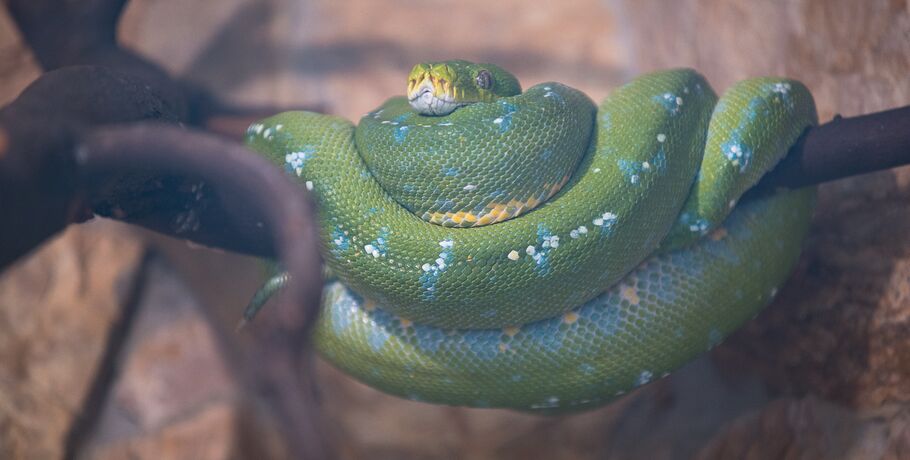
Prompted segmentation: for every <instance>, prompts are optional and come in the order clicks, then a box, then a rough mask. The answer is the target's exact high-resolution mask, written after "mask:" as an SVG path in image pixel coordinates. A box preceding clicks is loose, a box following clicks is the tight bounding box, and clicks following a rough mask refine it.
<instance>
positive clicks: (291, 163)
mask: <svg viewBox="0 0 910 460" xmlns="http://www.w3.org/2000/svg"><path fill="white" fill-rule="evenodd" d="M315 155H316V147H314V146H312V145H305V146H303V148H301V149H299V150H297V151H295V152H290V153H288V154H286V155H285V156H284V170H285V172H287V173H290V174H294V175H300V174H299V170H301V169H303V168H305V167H306V164H307V161H309V160H310V159H312V158H313V156H315Z"/></svg>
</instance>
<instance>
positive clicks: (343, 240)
mask: <svg viewBox="0 0 910 460" xmlns="http://www.w3.org/2000/svg"><path fill="white" fill-rule="evenodd" d="M331 238H332V254H334V255H336V256H337V255H339V254H341V253H342V252H345V251H347V250H348V249H350V248H351V239H350V238H348V236H347V235H345V234H344V230H342V229H341V227H339V226H337V225H336V226H335V228H334V229H332V235H331Z"/></svg>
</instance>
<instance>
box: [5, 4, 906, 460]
mask: <svg viewBox="0 0 910 460" xmlns="http://www.w3.org/2000/svg"><path fill="white" fill-rule="evenodd" d="M119 37H120V39H121V41H122V43H124V44H126V45H127V46H129V47H131V48H132V49H134V50H137V51H138V52H140V53H141V54H142V55H144V56H146V57H148V58H149V59H151V60H152V61H154V62H157V63H159V64H160V65H162V66H163V67H165V68H166V69H167V70H168V71H169V72H171V73H172V74H174V75H180V76H183V77H185V78H187V79H189V80H191V81H193V82H195V83H197V84H199V85H201V86H203V87H205V88H207V89H209V90H211V91H212V92H214V93H216V94H217V95H218V96H220V97H222V98H224V99H226V100H229V101H231V102H235V103H238V104H244V105H260V106H261V105H274V106H287V107H310V108H319V110H320V111H324V112H326V113H331V114H336V115H341V116H344V117H346V118H349V119H352V120H357V119H359V117H360V116H361V115H362V114H363V113H365V112H367V111H369V110H371V109H373V108H375V107H376V106H378V105H379V104H381V103H382V102H383V101H384V100H385V99H386V98H387V97H389V96H391V95H397V94H401V93H403V92H404V87H405V77H406V74H407V72H408V70H409V69H410V67H411V66H412V65H413V64H415V63H417V62H419V61H424V60H430V59H450V58H463V59H469V60H474V61H486V62H494V63H497V64H500V65H501V66H503V67H505V68H506V69H508V70H510V71H512V72H513V73H515V74H516V75H517V76H518V77H519V79H520V80H521V81H522V83H523V86H525V87H529V86H531V85H532V84H535V83H538V82H541V81H548V80H553V81H560V82H563V83H566V84H569V85H571V86H574V87H576V88H578V89H581V90H582V91H585V92H586V93H587V94H589V95H590V96H591V97H592V98H593V99H595V100H600V99H601V98H603V97H604V96H606V95H607V94H608V93H609V92H610V91H611V89H613V88H615V87H616V86H618V85H620V84H622V83H624V82H627V81H629V80H630V79H631V78H633V77H634V76H636V75H638V74H640V73H643V72H648V71H651V70H656V69H663V68H668V67H677V66H687V67H694V68H695V69H697V70H699V71H700V72H702V73H703V74H704V75H705V76H706V77H707V78H708V80H709V81H710V82H712V85H713V86H714V88H715V89H716V90H717V91H723V89H725V88H727V87H729V86H730V85H731V84H732V83H734V82H736V81H737V80H740V79H744V78H747V77H752V76H758V75H767V74H773V75H780V76H787V77H791V78H796V79H799V80H802V81H803V82H804V83H805V84H806V85H807V86H808V87H809V88H810V90H811V91H812V93H813V94H814V96H815V98H816V103H817V105H818V109H819V115H820V119H821V121H827V120H830V119H831V118H832V117H833V116H834V115H835V114H841V115H843V116H852V115H859V114H864V113H869V112H874V111H880V110H885V109H888V108H893V107H898V106H903V105H908V104H910V1H907V0H867V1H862V2H860V1H851V0H834V1H828V0H789V1H787V0H774V1H765V2H754V1H748V0H679V1H672V2H671V1H658V0H639V1H634V0H602V1H593V0H565V1H560V2H555V1H554V2H523V1H519V0H500V1H489V0H463V1H454V0H451V1H450V0H401V1H392V0H351V1H332V0H197V1H194V2H185V1H180V0H134V1H132V2H130V4H129V7H128V10H127V11H126V13H125V16H124V18H123V20H122V21H121V23H120V27H119ZM40 73H41V70H40V68H39V67H38V65H37V64H36V62H35V60H34V58H33V57H32V55H31V54H30V51H29V49H28V48H27V47H25V46H24V44H23V42H22V39H21V37H20V36H19V35H18V32H17V30H16V28H15V27H14V26H13V24H12V22H11V20H10V18H9V17H8V16H7V14H6V11H5V10H4V9H3V8H0V105H3V104H6V103H8V102H9V101H11V100H13V99H14V98H15V97H16V96H17V95H18V94H19V92H20V91H22V89H24V88H25V87H26V86H27V85H28V84H29V82H31V81H32V80H34V79H35V78H36V77H37V76H38V75H40ZM13 224H14V223H13ZM4 225H6V223H4ZM908 235H910V169H907V168H902V169H897V170H893V171H887V172H882V173H876V174H873V175H867V176H862V177H856V178H852V179H847V180H842V181H838V182H835V183H830V184H826V185H824V186H822V187H821V195H820V202H819V207H818V210H817V212H816V216H815V220H814V224H813V230H812V234H811V236H810V239H809V242H808V244H807V246H806V250H805V253H804V254H803V257H802V261H801V264H800V267H799V269H798V271H797V273H796V274H795V275H794V276H793V277H792V279H791V280H790V282H789V284H788V285H787V287H786V288H785V289H783V291H782V293H781V295H779V296H778V297H777V299H776V300H775V302H774V304H773V305H771V306H770V307H769V308H768V309H767V310H766V311H764V312H763V313H762V314H761V315H759V317H758V318H756V319H755V320H753V321H752V322H750V323H749V324H748V325H747V326H746V327H745V328H744V329H743V330H742V331H740V332H739V333H737V334H735V335H734V336H733V337H731V338H730V339H728V340H727V341H726V342H725V343H724V344H723V345H721V346H720V347H718V348H716V349H715V350H714V351H712V352H711V353H710V354H708V355H706V356H704V357H702V358H700V359H698V360H697V361H695V362H693V363H691V364H690V365H688V366H687V367H685V368H683V369H682V370H681V371H679V372H677V373H675V374H673V375H672V376H671V377H669V378H667V379H663V380H660V381H658V382H655V383H653V384H651V385H647V386H645V387H643V388H641V389H640V390H638V391H636V392H634V393H633V394H630V395H628V396H627V397H625V398H623V399H621V400H619V401H617V402H615V403H613V404H611V405H609V406H607V407H604V408H602V409H599V410H596V411H593V412H589V413H584V414H581V415H576V416H566V417H557V418H541V417H536V416H529V415H524V414H519V413H514V412H508V411H499V410H476V409H462V408H452V407H442V406H432V405H427V404H422V403H416V402H409V401H404V400H399V399H396V398H393V397H390V396H386V395H384V394H382V393H379V392H377V391H375V390H372V389H370V388H367V387H365V386H363V385H361V384H359V383H357V382H355V381H353V380H351V379H349V378H347V377H346V376H344V375H343V374H341V373H339V372H338V371H336V370H334V369H333V368H331V367H330V366H329V365H327V364H325V363H324V362H321V361H319V360H316V361H315V362H314V364H313V366H312V369H311V371H312V372H313V374H314V376H315V391H316V395H317V401H318V404H317V407H314V411H316V413H317V414H318V423H319V424H320V425H321V426H322V427H323V432H324V436H325V438H326V441H327V443H328V445H329V446H330V450H329V452H331V454H330V455H331V456H332V457H338V458H350V459H355V458H379V459H412V458H413V459H422V458H480V459H485V458H491V459H492V458H551V459H562V458H565V459H570V458H620V459H682V458H704V459H714V458H754V459H764V458H794V459H795V458H808V459H813V458H850V459H878V458H887V459H901V458H910V236H908ZM150 253H151V254H153V255H154V263H153V264H152V267H153V268H152V269H151V270H149V271H148V273H146V274H145V275H144V276H143V277H142V278H141V281H137V279H136V277H135V276H134V275H135V271H136V269H137V268H136V267H137V266H138V265H139V264H140V260H141V259H143V258H144V257H147V255H148V254H150ZM261 276H262V273H261V268H260V266H259V265H258V264H257V263H256V261H255V260H254V259H252V258H248V257H241V256H237V255H233V254H228V253H224V252H219V251H214V250H210V249H204V248H199V247H195V246H191V245H188V244H187V243H185V242H182V241H177V240H173V239H169V238H165V237H162V236H160V235H156V234H153V233H151V232H148V231H144V230H141V229H137V228H134V227H130V226H128V225H125V224H122V223H117V222H113V221H108V220H103V219H95V220H93V221H91V222H89V223H87V224H82V225H78V226H72V227H70V228H69V229H68V230H67V231H66V232H64V233H63V234H61V235H59V236H58V237H56V238H54V240H53V241H51V242H49V243H47V244H45V245H44V246H43V247H41V248H40V249H38V250H37V251H35V252H34V253H32V254H31V255H30V256H28V257H26V258H24V259H22V260H20V261H19V262H18V263H17V264H16V265H14V266H13V267H12V268H10V269H8V270H6V271H4V272H3V273H0V458H56V457H59V456H61V455H62V454H63V449H64V448H63V446H64V443H65V438H66V437H67V436H72V434H71V433H72V432H73V430H74V427H76V426H79V423H80V419H81V417H82V414H81V410H82V407H83V406H84V402H85V401H86V400H87V398H95V400H97V401H98V408H97V410H98V415H97V417H95V419H97V423H93V424H91V426H88V427H84V428H79V429H80V430H83V431H85V433H83V434H82V435H81V436H82V437H83V438H84V439H85V442H84V447H83V448H82V450H81V455H82V456H84V457H85V458H112V459H113V458H127V457H129V458H187V459H190V458H192V459H196V458H206V459H209V458H210V459H221V458H225V459H227V458H267V457H280V456H282V455H283V452H284V451H283V450H282V447H281V440H280V439H278V438H276V436H275V435H274V433H273V432H274V430H272V429H271V428H270V426H269V423H270V422H269V414H267V413H263V410H264V409H263V407H262V406H261V405H259V404H258V403H257V401H256V400H255V398H251V397H250V396H249V395H247V394H245V393H244V392H243V391H242V389H241V386H240V385H239V384H238V382H236V381H234V378H233V377H232V373H231V372H229V369H230V367H231V363H230V362H229V360H228V359H227V358H226V357H227V356H229V355H228V354H226V353H225V349H231V348H232V347H243V344H244V341H245V340H247V339H246V338H245V336H244V334H243V333H242V332H241V333H239V334H235V333H233V332H227V333H225V332H223V331H232V326H233V324H234V323H235V322H236V320H237V319H238V317H239V314H240V311H241V309H242V307H243V305H244V304H245V303H246V301H247V300H248V299H249V297H250V295H251V294H252V292H253V291H254V290H255V288H256V286H257V283H258V282H259V281H260V280H261ZM136 282H141V283H145V288H144V289H143V290H142V298H141V299H139V300H138V302H135V303H136V307H135V308H137V309H138V311H137V317H136V324H135V325H134V327H132V328H130V333H129V336H128V337H126V338H125V339H124V340H126V343H127V344H128V350H129V352H128V353H127V354H126V355H125V356H124V358H123V359H122V360H121V362H120V365H119V366H118V367H117V368H116V369H113V370H111V369H101V368H99V363H101V362H102V361H103V356H104V353H105V344H106V343H107V340H108V334H109V333H110V331H111V330H112V328H114V327H115V325H116V324H117V321H118V320H119V318H120V315H121V314H122V313H121V309H122V306H123V304H124V303H125V302H134V300H135V299H131V298H130V296H131V295H132V294H131V293H134V292H135V286H134V284H135V283H136ZM265 314H268V312H266V313H265ZM213 323H214V324H221V325H223V326H224V327H223V328H218V327H213V326H212V324H213ZM102 371H105V372H111V373H112V376H111V377H110V378H111V379H113V380H112V381H113V382H114V383H113V385H112V386H111V387H110V388H109V389H108V391H106V392H105V394H102V395H97V394H92V393H93V390H92V389H93V388H94V386H93V382H95V380H96V379H97V378H98V374H99V372H102Z"/></svg>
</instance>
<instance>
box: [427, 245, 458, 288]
mask: <svg viewBox="0 0 910 460" xmlns="http://www.w3.org/2000/svg"><path fill="white" fill-rule="evenodd" d="M453 245H454V243H453V241H452V240H451V239H446V240H443V241H440V242H439V246H440V247H441V248H442V250H441V251H440V252H439V257H437V258H436V260H434V261H432V262H427V263H425V264H423V265H422V266H421V267H420V269H421V271H422V272H423V273H421V275H420V286H421V287H422V288H423V291H422V292H421V293H420V296H421V297H422V298H423V299H424V300H435V299H436V283H437V282H438V281H439V277H440V276H442V274H443V273H444V272H445V271H446V269H447V268H449V265H451V264H452V262H453V261H454V259H455V256H454V255H453V254H452V246H453Z"/></svg>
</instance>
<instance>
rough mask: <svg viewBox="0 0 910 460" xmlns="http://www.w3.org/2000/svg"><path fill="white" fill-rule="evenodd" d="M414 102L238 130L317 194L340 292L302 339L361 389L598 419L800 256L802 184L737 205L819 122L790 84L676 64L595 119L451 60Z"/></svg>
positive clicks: (490, 69)
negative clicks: (309, 337) (358, 116)
mask: <svg viewBox="0 0 910 460" xmlns="http://www.w3.org/2000/svg"><path fill="white" fill-rule="evenodd" d="M472 85H473V86H472ZM408 90H409V94H408V96H409V97H408V98H407V99H405V98H392V99H390V100H389V101H388V102H386V103H385V104H384V105H383V106H381V107H380V108H378V109H377V110H375V111H373V112H370V113H367V114H366V115H364V117H363V119H362V120H361V122H360V123H359V124H358V125H357V126H355V125H353V124H352V123H350V122H349V121H347V120H344V119H341V118H338V117H333V116H326V115H320V114H315V113H309V112H287V113H282V114H279V115H276V116H273V117H271V118H268V119H265V120H262V121H260V122H258V123H255V124H253V125H252V126H251V127H250V128H249V130H248V133H247V141H248V144H249V145H250V146H251V147H252V148H253V149H254V150H256V151H258V152H261V153H262V154H263V155H265V156H266V157H267V158H269V159H270V160H272V161H273V162H274V163H276V164H278V165H280V166H281V167H282V168H284V169H285V170H286V171H287V172H288V173H290V174H292V175H294V176H295V177H297V178H299V180H300V181H301V183H303V184H305V185H306V187H307V188H308V189H310V190H311V191H312V193H313V194H314V196H315V199H316V201H317V204H318V206H319V209H320V211H319V219H320V226H321V236H322V237H321V244H322V252H323V256H324V259H325V261H326V263H327V265H328V266H329V267H330V268H331V271H332V272H333V273H334V274H335V275H336V276H337V279H336V280H333V281H331V282H329V283H327V284H326V287H325V290H324V305H323V311H322V314H321V315H320V319H319V321H318V324H317V326H316V329H315V334H314V343H315V345H316V348H317V349H318V350H319V351H320V352H321V353H322V354H323V355H324V356H325V357H326V358H327V359H329V360H330V361H331V362H332V363H334V364H335V365H336V366H338V367H340V368H341V369H343V370H345V371H346V372H348V373H349V374H351V375H353V376H355V377H356V378H358V379H360V380H361V381H364V382H366V383H368V384H370V385H371V386H374V387H376V388H379V389H381V390H383V391H386V392H389V393H392V394H396V395H399V396H402V397H406V398H410V399H414V400H420V401H427V402H434V403H443V404H453V405H466V406H473V407H505V408H512V409H518V410H524V411H534V412H540V413H556V412H563V411H572V410H581V409H586V408H591V407H596V406H597V405H600V404H603V403H606V402H608V401H610V400H612V399H614V398H615V397H617V396H619V395H621V394H623V393H624V392H626V391H628V390H630V389H633V388H635V387H637V386H640V385H643V384H645V383H648V382H650V381H652V380H654V379H656V378H659V377H661V376H664V375H666V374H668V373H669V372H671V371H672V370H674V369H676V368H678V367H679V366H681V365H682V364H684V363H685V362H687V361H689V360H691V359H692V358H693V357H695V356H697V355H699V354H701V353H703V352H705V351H707V350H709V349H710V348H711V347H713V346H714V345H716V344H717V343H719V342H720V341H721V340H722V339H723V338H724V337H725V336H726V335H728V334H729V333H730V332H732V331H733V330H735V329H736V328H737V327H738V326H740V325H741V324H742V323H743V322H745V321H746V320H748V319H749V318H751V317H753V316H754V315H755V314H757V312H758V311H759V310H760V309H761V308H762V307H763V306H764V305H766V304H767V303H768V302H770V300H771V299H772V298H773V297H774V295H775V293H776V291H777V289H778V287H779V286H780V285H781V284H782V283H783V282H784V281H785V279H786V277H787V276H788V275H789V273H790V271H791V270H792V268H793V266H794V265H795V263H796V260H797V259H798V255H799V252H800V246H801V244H802V241H803V239H804V237H805V235H806V233H807V231H808V227H809V219H810V216H811V212H812V207H813V203H814V190H813V189H811V188H807V189H801V190H793V191H777V192H774V193H769V194H765V195H762V196H760V197H757V198H754V199H750V200H747V201H744V202H742V203H738V200H739V199H740V198H741V196H742V195H743V193H744V192H745V191H747V190H748V189H749V188H750V187H752V186H754V185H755V184H756V183H757V182H758V180H759V179H760V178H761V177H762V175H763V174H765V173H766V172H767V171H769V170H770V169H771V168H773V167H774V165H775V164H776V163H777V162H778V161H779V160H780V159H781V158H782V157H783V156H784V155H785V154H786V152H787V150H788V149H789V147H790V146H791V145H792V144H793V143H794V142H795V141H796V139H797V138H798V136H799V135H800V134H801V133H802V131H803V130H804V129H805V128H807V127H808V126H811V125H813V124H815V123H816V114H815V107H814V103H813V101H812V97H811V95H810V94H809V92H808V90H807V89H806V88H805V87H804V86H803V85H802V84H800V83H799V82H796V81H793V80H787V79H780V78H755V79H750V80H746V81H743V82H740V83H738V84H736V85H734V86H733V87H732V88H730V89H729V90H728V91H727V92H726V93H725V94H724V95H723V96H722V97H721V98H720V99H718V98H717V96H716V95H715V94H714V92H713V90H712V89H711V87H710V86H709V85H708V83H707V82H706V81H705V80H704V79H703V77H701V76H700V75H699V74H697V73H696V72H694V71H691V70H685V69H682V70H670V71H663V72H657V73H653V74H648V75H644V76H641V77H639V78H637V79H635V80H633V81H632V82H630V83H628V84H626V85H624V86H623V87H621V88H619V89H617V90H616V91H614V92H613V93H612V94H611V95H610V96H609V97H607V98H606V99H605V100H604V101H603V103H602V104H601V105H600V106H599V107H595V105H594V104H593V103H592V102H591V101H590V100H589V99H588V98H587V97H586V96H585V95H584V94H583V93H581V92H579V91H577V90H575V89H572V88H570V87H568V86H565V85H562V84H559V83H554V82H550V83H542V84H539V85H536V86H533V87H531V88H529V89H527V90H526V91H524V92H521V90H520V88H519V87H518V84H517V80H514V77H511V75H510V74H508V73H507V72H505V71H504V70H502V69H500V68H498V67H496V66H493V65H490V64H473V63H468V62H466V61H447V62H443V63H428V64H420V65H418V66H417V67H415V70H414V71H412V72H411V76H410V77H409V85H408Z"/></svg>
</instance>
